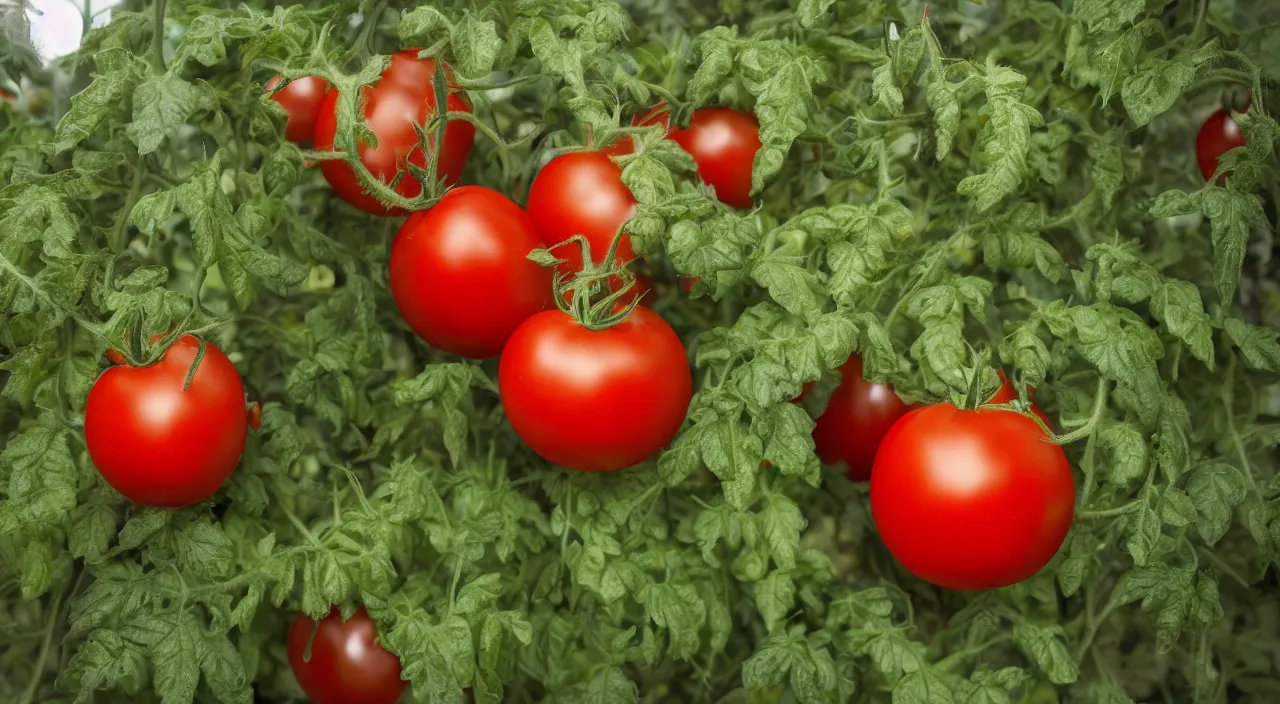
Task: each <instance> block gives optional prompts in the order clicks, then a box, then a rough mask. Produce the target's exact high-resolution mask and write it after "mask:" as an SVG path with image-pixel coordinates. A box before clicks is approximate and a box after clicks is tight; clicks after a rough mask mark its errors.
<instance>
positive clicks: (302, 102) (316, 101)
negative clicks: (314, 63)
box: [262, 76, 329, 144]
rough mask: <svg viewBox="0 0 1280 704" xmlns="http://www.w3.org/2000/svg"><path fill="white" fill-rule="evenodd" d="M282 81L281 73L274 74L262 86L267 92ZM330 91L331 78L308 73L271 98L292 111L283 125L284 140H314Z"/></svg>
mask: <svg viewBox="0 0 1280 704" xmlns="http://www.w3.org/2000/svg"><path fill="white" fill-rule="evenodd" d="M283 80H284V79H283V78H281V77H280V76H274V77H272V79H271V80H269V81H267V82H266V84H265V85H264V86H263V87H262V88H263V90H267V91H272V90H275V89H276V87H277V86H279V85H280V83H281V82H282V81H283ZM328 91H329V82H328V81H326V80H324V79H323V78H320V77H319V76H305V77H303V78H297V79H294V80H292V81H289V84H288V85H286V86H285V87H284V88H281V89H280V90H276V91H275V92H274V93H272V95H271V99H272V100H274V101H276V102H277V103H280V106H281V107H283V108H284V109H285V112H287V113H288V114H289V119H288V121H287V122H286V123H285V127H284V136H285V139H288V140H289V141H290V142H296V143H298V144H310V143H311V140H312V139H313V138H314V137H315V134H316V123H317V122H318V121H319V120H320V109H321V107H322V106H323V105H324V98H325V94H326V93H327V92H328Z"/></svg>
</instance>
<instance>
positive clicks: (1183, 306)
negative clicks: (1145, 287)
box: [1151, 280, 1213, 369]
mask: <svg viewBox="0 0 1280 704" xmlns="http://www.w3.org/2000/svg"><path fill="white" fill-rule="evenodd" d="M1151 312H1152V314H1154V315H1155V316H1156V318H1157V319H1158V320H1159V321H1160V322H1161V323H1163V324H1164V326H1165V328H1167V329H1168V330H1169V332H1170V333H1173V335H1174V336H1175V337H1177V338H1178V339H1179V340H1182V341H1183V343H1185V344H1186V345H1187V347H1188V349H1190V350H1191V354H1192V355H1193V356H1194V357H1195V358H1196V359H1198V360H1200V361H1202V362H1204V363H1205V364H1206V365H1207V366H1208V367H1209V368H1210V369H1212V368H1213V328H1212V325H1211V323H1210V321H1209V316H1208V315H1207V314H1205V312H1204V304H1203V302H1202V301H1201V300H1200V291H1199V290H1198V289H1197V288H1196V286H1195V284H1193V283H1191V282H1189V281H1176V280H1166V281H1165V283H1164V284H1163V285H1162V286H1161V287H1160V288H1159V289H1158V290H1157V291H1156V293H1155V295H1153V296H1152V297H1151Z"/></svg>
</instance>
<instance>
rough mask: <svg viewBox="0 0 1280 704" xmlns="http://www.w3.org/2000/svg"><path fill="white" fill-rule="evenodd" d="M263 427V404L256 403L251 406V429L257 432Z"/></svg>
mask: <svg viewBox="0 0 1280 704" xmlns="http://www.w3.org/2000/svg"><path fill="white" fill-rule="evenodd" d="M261 427H262V404H261V403H259V402H258V401H254V402H253V404H252V405H250V406H249V428H250V429H251V430H254V431H256V430H257V429H258V428H261Z"/></svg>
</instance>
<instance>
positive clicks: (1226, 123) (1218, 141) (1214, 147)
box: [1196, 110, 1244, 181]
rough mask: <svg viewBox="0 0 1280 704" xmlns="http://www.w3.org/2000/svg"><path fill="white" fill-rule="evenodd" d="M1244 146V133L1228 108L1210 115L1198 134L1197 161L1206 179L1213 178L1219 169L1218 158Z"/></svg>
mask: <svg viewBox="0 0 1280 704" xmlns="http://www.w3.org/2000/svg"><path fill="white" fill-rule="evenodd" d="M1243 146H1244V134H1243V133H1241V132H1240V125H1238V124H1236V121H1235V120H1233V119H1231V115H1229V114H1228V113H1227V111H1226V110H1219V111H1217V112H1215V113H1213V114H1212V115H1210V116H1209V119H1207V120H1205V121H1204V124H1203V125H1201V126H1200V132H1199V133H1198V134H1197V135H1196V161H1197V162H1199V164H1200V173H1201V174H1203V175H1204V180H1206V181H1208V180H1209V179H1211V178H1213V174H1214V172H1216V171H1217V170H1218V159H1219V158H1220V157H1221V156H1222V155H1223V154H1226V153H1227V152H1229V151H1231V150H1232V149H1235V148H1236V147H1243Z"/></svg>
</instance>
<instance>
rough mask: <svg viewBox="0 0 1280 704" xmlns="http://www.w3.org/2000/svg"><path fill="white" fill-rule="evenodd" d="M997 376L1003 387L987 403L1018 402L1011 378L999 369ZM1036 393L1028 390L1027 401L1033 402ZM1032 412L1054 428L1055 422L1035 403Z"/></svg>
mask: <svg viewBox="0 0 1280 704" xmlns="http://www.w3.org/2000/svg"><path fill="white" fill-rule="evenodd" d="M996 375H997V376H999V377H1000V381H1001V382H1003V385H1002V386H1001V387H1000V390H999V391H997V392H996V393H995V395H994V396H992V397H991V399H990V400H989V401H987V403H991V404H997V403H1009V402H1010V401H1014V400H1016V399H1017V398H1018V392H1017V391H1014V390H1013V384H1012V383H1011V382H1010V381H1009V377H1008V376H1006V375H1005V373H1004V370H1003V369H997V370H996ZM1035 393H1036V390H1035V389H1034V388H1028V389H1027V400H1031V399H1032V398H1035ZM1031 412H1032V413H1034V414H1036V416H1037V417H1039V418H1040V420H1042V421H1044V424H1045V425H1046V426H1048V427H1049V428H1053V422H1052V421H1050V420H1049V416H1047V415H1045V413H1044V411H1042V410H1040V407H1039V406H1037V405H1035V404H1034V403H1033V404H1031Z"/></svg>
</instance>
